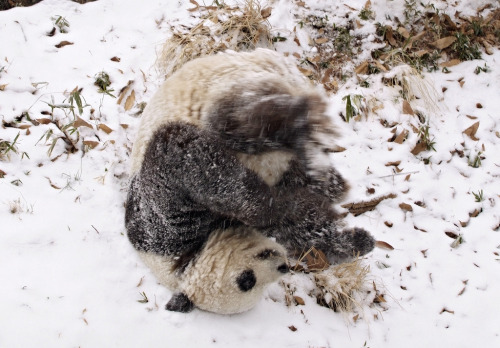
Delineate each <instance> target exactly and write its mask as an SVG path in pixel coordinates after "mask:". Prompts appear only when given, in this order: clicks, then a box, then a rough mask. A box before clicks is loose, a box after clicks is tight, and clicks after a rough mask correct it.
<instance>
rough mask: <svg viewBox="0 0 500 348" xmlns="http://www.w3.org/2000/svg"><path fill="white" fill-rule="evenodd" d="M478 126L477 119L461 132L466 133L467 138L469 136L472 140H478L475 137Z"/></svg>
mask: <svg viewBox="0 0 500 348" xmlns="http://www.w3.org/2000/svg"><path fill="white" fill-rule="evenodd" d="M478 128H479V121H477V122H476V123H474V124H473V125H472V126H470V127H469V128H467V129H466V130H464V131H463V133H464V134H465V135H467V136H468V137H469V138H471V139H472V140H474V141H478V140H479V139H478V138H476V132H477V130H478Z"/></svg>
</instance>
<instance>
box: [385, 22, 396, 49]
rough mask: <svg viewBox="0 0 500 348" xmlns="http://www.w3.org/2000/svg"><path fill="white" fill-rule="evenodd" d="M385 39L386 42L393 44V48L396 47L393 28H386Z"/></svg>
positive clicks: (388, 26)
mask: <svg viewBox="0 0 500 348" xmlns="http://www.w3.org/2000/svg"><path fill="white" fill-rule="evenodd" d="M385 29H386V30H385V38H386V40H387V41H388V42H389V43H390V44H391V46H396V45H397V42H396V39H394V34H393V31H392V27H391V26H390V25H387V26H386V27H385Z"/></svg>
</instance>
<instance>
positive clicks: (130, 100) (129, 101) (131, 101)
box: [124, 90, 135, 111]
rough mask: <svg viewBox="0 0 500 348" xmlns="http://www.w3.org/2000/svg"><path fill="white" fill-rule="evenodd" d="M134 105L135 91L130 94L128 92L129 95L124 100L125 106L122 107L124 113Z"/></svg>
mask: <svg viewBox="0 0 500 348" xmlns="http://www.w3.org/2000/svg"><path fill="white" fill-rule="evenodd" d="M134 104H135V91H134V90H132V92H130V95H129V96H128V97H127V99H126V100H125V106H124V108H125V111H128V110H130V109H132V107H133V106H134Z"/></svg>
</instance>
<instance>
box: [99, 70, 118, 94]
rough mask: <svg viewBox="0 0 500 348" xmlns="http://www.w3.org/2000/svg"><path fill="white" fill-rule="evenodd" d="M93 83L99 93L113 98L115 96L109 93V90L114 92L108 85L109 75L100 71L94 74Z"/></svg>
mask: <svg viewBox="0 0 500 348" xmlns="http://www.w3.org/2000/svg"><path fill="white" fill-rule="evenodd" d="M94 85H95V86H97V87H98V90H97V91H98V92H99V93H103V94H107V95H109V96H111V97H113V98H115V96H114V95H113V94H111V92H114V89H112V88H109V86H111V80H110V79H109V75H108V74H107V73H105V72H104V71H101V72H100V73H98V74H97V75H96V76H95V80H94Z"/></svg>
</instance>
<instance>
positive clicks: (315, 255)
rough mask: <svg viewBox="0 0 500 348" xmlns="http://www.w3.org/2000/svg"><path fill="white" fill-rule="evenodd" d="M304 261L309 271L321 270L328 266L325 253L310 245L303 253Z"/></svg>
mask: <svg viewBox="0 0 500 348" xmlns="http://www.w3.org/2000/svg"><path fill="white" fill-rule="evenodd" d="M305 261H306V264H307V268H308V269H309V270H310V271H311V272H315V271H322V270H325V269H327V268H328V267H329V266H330V263H329V262H328V258H327V257H326V255H325V254H324V253H323V252H322V251H321V250H319V249H316V248H315V247H312V248H311V249H310V250H309V251H308V252H307V253H306V255H305Z"/></svg>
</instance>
